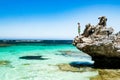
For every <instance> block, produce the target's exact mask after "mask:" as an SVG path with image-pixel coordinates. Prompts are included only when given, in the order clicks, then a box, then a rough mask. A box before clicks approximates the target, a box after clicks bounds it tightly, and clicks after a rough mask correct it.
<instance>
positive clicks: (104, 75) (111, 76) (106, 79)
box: [90, 69, 120, 80]
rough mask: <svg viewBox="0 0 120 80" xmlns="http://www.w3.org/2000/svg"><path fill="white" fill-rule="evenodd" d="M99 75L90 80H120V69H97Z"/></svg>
mask: <svg viewBox="0 0 120 80" xmlns="http://www.w3.org/2000/svg"><path fill="white" fill-rule="evenodd" d="M98 72H99V75H97V76H95V77H91V79H90V80H120V69H116V70H113V69H110V70H109V69H99V70H98Z"/></svg>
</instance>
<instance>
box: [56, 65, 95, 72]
mask: <svg viewBox="0 0 120 80" xmlns="http://www.w3.org/2000/svg"><path fill="white" fill-rule="evenodd" d="M57 66H58V67H59V69H60V70H62V71H71V72H85V71H96V70H95V69H93V68H90V67H79V68H78V67H73V66H71V65H70V64H59V65H57Z"/></svg>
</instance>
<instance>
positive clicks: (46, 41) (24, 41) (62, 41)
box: [0, 39, 72, 44]
mask: <svg viewBox="0 0 120 80" xmlns="http://www.w3.org/2000/svg"><path fill="white" fill-rule="evenodd" d="M0 43H50V44H71V43H72V40H36V39H35V40H34V39H19V40H0Z"/></svg>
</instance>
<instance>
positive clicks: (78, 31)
mask: <svg viewBox="0 0 120 80" xmlns="http://www.w3.org/2000/svg"><path fill="white" fill-rule="evenodd" d="M78 35H79V36H80V23H79V22H78Z"/></svg>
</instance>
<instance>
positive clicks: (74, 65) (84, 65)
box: [69, 61, 93, 68]
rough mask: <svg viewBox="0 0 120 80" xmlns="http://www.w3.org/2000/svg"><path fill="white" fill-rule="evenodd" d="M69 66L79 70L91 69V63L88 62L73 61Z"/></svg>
mask: <svg viewBox="0 0 120 80" xmlns="http://www.w3.org/2000/svg"><path fill="white" fill-rule="evenodd" d="M69 65H70V66H73V67H77V68H80V67H81V66H82V67H93V63H90V62H80V61H73V62H70V63H69Z"/></svg>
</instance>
